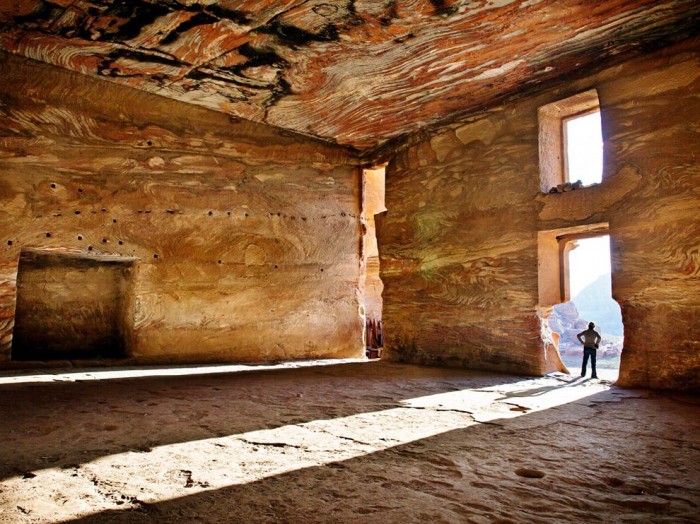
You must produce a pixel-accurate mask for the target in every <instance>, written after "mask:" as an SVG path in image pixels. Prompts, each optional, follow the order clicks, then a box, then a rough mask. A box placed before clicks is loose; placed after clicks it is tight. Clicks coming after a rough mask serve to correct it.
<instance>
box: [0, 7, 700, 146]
mask: <svg viewBox="0 0 700 524" xmlns="http://www.w3.org/2000/svg"><path fill="white" fill-rule="evenodd" d="M699 23H700V6H699V5H698V3H697V2H696V1H695V0H664V1H659V0H633V1H632V0H624V1H623V0H606V1H596V2H585V3H582V2H580V1H578V0H546V1H541V0H540V1H536V2H532V1H526V0H506V1H499V2H486V1H478V2H474V1H460V0H439V1H438V0H409V1H382V2H379V1H368V0H334V1H328V0H314V1H302V0H286V1H284V2H279V1H270V0H255V1H252V0H246V1H237V2H233V1H230V0H221V1H216V2H213V1H165V0H130V1H128V2H126V1H117V2H102V1H97V0H79V1H74V2H66V1H49V0H28V1H22V2H15V1H6V2H3V3H2V4H0V48H2V49H5V50H7V51H10V52H12V53H17V54H20V55H23V56H26V57H29V58H33V59H35V60H41V61H44V62H47V63H50V64H54V65H57V66H59V67H63V68H67V69H71V70H73V71H78V72H81V73H84V74H88V75H92V76H97V77H100V78H102V79H107V80H110V81H112V82H118V83H120V84H123V85H127V86H130V87H135V88H138V89H142V90H145V91H148V92H152V93H157V94H159V95H162V96H166V97H169V98H174V99H178V100H181V101H186V102H190V103H193V104H198V105H203V106H205V107H208V108H211V109H215V110H217V111H222V112H224V113H227V114H230V115H235V116H237V117H241V118H245V119H249V120H254V121H258V122H266V123H269V124H272V125H275V126H279V127H282V128H286V129H291V130H294V131H297V132H300V133H304V134H310V135H315V136H317V137H322V138H325V139H328V140H333V141H336V142H338V143H340V144H345V145H351V146H354V147H356V148H359V149H367V148H371V147H374V146H377V145H379V144H381V143H383V142H386V141H387V140H389V139H392V138H397V137H400V136H401V135H404V134H406V133H409V132H412V131H416V130H418V129H420V128H421V127H425V126H426V125H430V124H433V123H436V122H441V121H444V120H445V119H446V118H453V116H454V115H455V114H467V113H472V112H474V111H475V110H479V109H480V108H482V107H483V106H484V105H490V104H492V103H493V101H494V99H495V98H504V97H507V96H511V95H515V94H518V93H522V92H525V91H527V90H529V89H531V88H536V87H538V86H539V85H540V84H542V83H543V82H547V81H549V80H551V79H553V78H558V77H561V76H562V75H566V74H568V73H570V72H572V71H581V70H585V69H590V68H595V67H599V66H600V65H601V64H602V63H604V62H605V60H608V59H616V58H617V57H620V56H623V55H625V54H627V53H636V52H639V51H640V50H641V51H646V50H648V49H650V48H654V47H656V46H659V45H668V44H669V43H671V42H675V41H679V40H681V39H683V38H686V37H687V36H689V35H692V34H695V33H696V32H697V27H698V24H699Z"/></svg>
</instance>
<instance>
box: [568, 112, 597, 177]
mask: <svg viewBox="0 0 700 524" xmlns="http://www.w3.org/2000/svg"><path fill="white" fill-rule="evenodd" d="M563 132H564V140H565V142H566V175H567V176H566V181H567V182H577V181H579V180H580V181H581V183H582V185H584V186H590V185H591V184H598V183H600V181H601V180H602V178H603V135H602V132H601V129H600V111H592V112H590V113H587V114H584V115H579V116H574V117H571V118H567V119H566V120H564V126H563Z"/></svg>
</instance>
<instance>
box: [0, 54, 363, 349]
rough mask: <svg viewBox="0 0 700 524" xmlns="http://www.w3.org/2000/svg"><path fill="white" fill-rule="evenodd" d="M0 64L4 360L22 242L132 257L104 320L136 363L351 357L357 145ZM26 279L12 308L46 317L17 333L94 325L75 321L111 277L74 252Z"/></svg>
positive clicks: (82, 332)
mask: <svg viewBox="0 0 700 524" xmlns="http://www.w3.org/2000/svg"><path fill="white" fill-rule="evenodd" d="M0 68H1V69H2V71H3V81H2V82H1V83H0V130H1V131H0V134H1V136H0V172H1V173H2V178H1V180H0V235H2V236H1V237H0V239H1V243H0V342H1V344H0V360H3V361H4V360H7V359H8V358H9V355H10V350H11V347H12V335H13V327H14V325H15V305H16V303H17V293H18V291H19V293H23V290H22V286H20V288H19V289H18V288H17V281H18V278H19V281H20V283H21V282H22V276H21V275H20V276H19V277H18V268H20V269H21V265H20V264H19V262H20V253H21V252H23V250H25V251H26V250H33V251H35V252H38V253H43V254H44V255H46V256H49V255H52V254H53V255H61V254H63V255H71V256H72V257H74V258H75V257H81V256H82V257H84V258H86V259H88V260H90V259H91V260H93V261H99V260H102V261H106V260H112V261H117V262H118V261H122V262H124V263H128V264H131V265H132V266H133V267H132V269H131V270H130V271H129V274H128V278H127V279H126V283H125V285H124V286H122V288H120V289H121V291H120V297H121V298H120V302H119V304H121V305H120V306H119V308H120V311H119V312H117V313H116V314H118V315H120V322H121V319H122V318H123V319H124V320H123V326H122V327H121V328H120V330H121V333H122V335H121V336H122V337H123V344H124V346H125V347H126V348H127V355H128V356H130V357H132V358H134V359H136V360H138V361H142V362H145V361H158V362H174V361H194V360H197V361H211V360H216V361H265V360H275V359H289V358H304V357H319V356H327V357H331V356H353V355H355V356H358V355H360V354H361V351H362V328H363V323H362V319H361V318H360V316H359V306H360V298H359V278H360V269H359V268H360V263H359V256H360V253H359V245H358V241H357V239H358V236H359V230H360V223H359V214H360V212H359V210H360V200H359V199H360V197H359V176H360V175H359V169H358V168H357V167H356V166H355V163H356V159H355V157H354V156H353V155H351V154H349V153H348V152H347V151H345V150H343V149H341V148H338V147H329V146H328V145H327V144H325V143H322V142H319V141H314V140H310V139H308V140H307V139H300V138H299V137H298V136H292V137H290V136H286V134H285V133H283V132H280V131H279V130H275V129H272V128H269V127H267V126H263V125H260V124H252V123H234V122H231V121H230V120H229V118H228V117H226V116H225V115H223V114H220V113H215V112H212V111H209V110H206V109H203V108H198V107H195V106H191V105H188V104H183V103H181V102H173V101H170V100H167V99H165V98H162V97H156V96H153V95H150V94H147V93H143V92H141V91H137V90H131V89H126V88H124V87H123V86H118V85H114V84H111V83H107V82H102V81H100V80H96V79H89V78H86V77H84V76H81V75H78V74H76V73H72V72H68V71H62V70H60V69H58V68H54V67H51V66H48V65H42V64H38V63H37V62H32V61H29V60H27V59H23V58H19V57H14V56H11V55H7V54H0ZM74 258H73V259H74ZM52 271H54V272H58V273H60V272H61V267H57V268H56V267H54V268H53V269H52ZM27 274H29V273H27ZM33 274H35V275H37V276H36V278H28V279H25V284H26V286H25V291H26V292H27V295H26V296H25V295H23V297H22V298H26V299H27V300H26V301H25V302H24V304H25V305H26V306H27V307H29V311H31V309H32V307H34V306H36V307H34V309H35V311H34V312H35V313H39V312H40V311H47V312H48V311H49V310H51V309H53V311H52V312H51V313H50V314H46V315H42V314H36V315H34V316H33V319H32V324H31V325H29V326H26V325H23V326H22V327H24V328H26V329H25V331H26V330H29V331H32V332H34V334H35V335H36V336H39V337H41V336H43V337H45V341H47V343H48V341H49V339H52V338H53V339H55V338H61V337H63V336H64V335H65V333H67V332H70V333H72V336H74V337H78V338H80V337H83V338H85V339H89V338H90V337H92V334H93V333H96V332H97V331H100V330H98V329H97V328H98V327H99V326H98V324H97V323H93V324H92V325H90V324H88V323H85V322H82V320H84V319H85V318H87V317H90V316H93V318H96V317H97V316H99V315H98V310H99V309H100V308H101V310H104V311H106V310H107V309H109V308H111V307H112V306H110V305H108V304H107V303H104V304H102V305H101V306H99V307H97V306H95V307H93V306H94V304H98V301H96V300H94V299H95V295H97V294H103V295H106V294H108V293H112V292H113V291H112V288H111V287H110V286H105V287H104V288H100V287H99V286H97V287H95V285H96V283H98V282H99V279H90V278H87V276H86V275H87V273H86V271H83V272H82V277H81V272H80V271H77V270H76V268H75V267H73V265H72V264H69V263H66V264H65V267H63V274H62V275H61V274H52V275H47V274H44V273H37V272H33ZM83 277H84V278H83ZM33 282H34V283H36V282H38V284H37V285H33V284H32V283H33ZM105 282H106V281H105ZM42 286H49V287H47V288H46V293H48V294H55V295H56V296H57V297H61V300H50V299H49V300H46V301H44V302H43V303H40V302H41V297H40V295H41V287H42ZM30 290H34V291H30ZM30 295H31V296H30ZM32 296H33V297H34V300H32ZM81 297H82V298H81ZM66 301H67V302H66ZM64 302H65V303H64ZM32 304H34V305H32ZM110 304H111V303H110ZM42 308H44V309H43V310H42ZM20 313H21V310H20ZM100 314H101V313H100ZM30 316H31V315H30ZM26 318H28V317H27V316H24V317H22V315H20V316H19V318H18V320H19V321H23V319H26ZM111 318H113V317H111ZM68 319H72V320H73V322H68V323H69V324H73V327H72V328H71V329H69V330H68V331H66V329H67V328H66V326H65V325H63V324H64V320H68ZM105 322H108V321H107V320H105V321H104V322H102V324H104V323H105ZM104 331H105V330H104V329H103V330H101V331H100V332H104ZM34 340H35V342H36V338H35V339H34Z"/></svg>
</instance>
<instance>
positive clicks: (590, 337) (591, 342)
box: [576, 322, 600, 378]
mask: <svg viewBox="0 0 700 524" xmlns="http://www.w3.org/2000/svg"><path fill="white" fill-rule="evenodd" d="M594 327H595V324H594V323H593V322H589V323H588V329H587V330H586V331H581V333H579V334H578V335H576V338H577V339H578V341H579V342H580V343H581V344H583V365H582V366H581V376H582V377H585V376H586V364H588V358H589V357H590V359H591V371H592V372H593V375H591V378H598V374H597V373H596V371H595V351H596V349H598V344H600V333H598V332H597V331H596V330H595V329H593V328H594Z"/></svg>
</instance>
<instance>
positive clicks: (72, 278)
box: [11, 250, 134, 360]
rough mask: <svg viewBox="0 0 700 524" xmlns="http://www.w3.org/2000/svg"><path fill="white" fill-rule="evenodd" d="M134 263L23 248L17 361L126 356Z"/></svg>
mask: <svg viewBox="0 0 700 524" xmlns="http://www.w3.org/2000/svg"><path fill="white" fill-rule="evenodd" d="M133 264H134V259H133V258H126V257H120V256H112V255H99V254H98V255H89V256H88V255H83V254H65V253H54V252H46V251H39V250H23V251H22V252H21V254H20V259H19V266H18V271H17V305H16V310H15V327H14V331H13V337H12V354H11V358H12V360H55V359H100V358H122V357H126V356H127V354H128V347H129V344H128V341H129V340H130V336H129V335H130V332H131V322H130V320H129V317H130V315H128V309H129V300H128V296H129V294H130V288H131V277H132V269H133Z"/></svg>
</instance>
